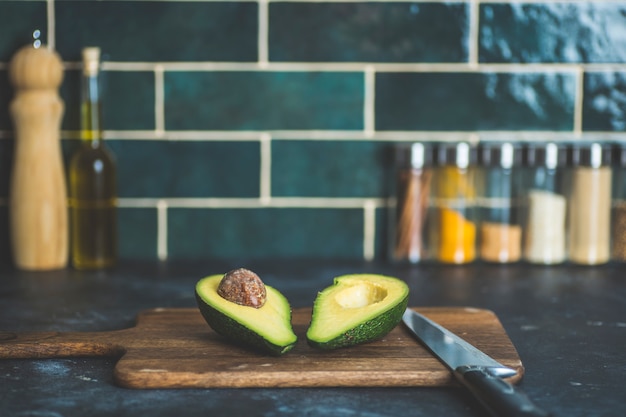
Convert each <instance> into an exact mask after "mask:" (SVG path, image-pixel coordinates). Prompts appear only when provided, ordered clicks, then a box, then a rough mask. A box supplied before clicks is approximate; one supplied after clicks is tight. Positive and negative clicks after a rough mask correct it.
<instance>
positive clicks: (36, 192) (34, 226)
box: [9, 45, 68, 270]
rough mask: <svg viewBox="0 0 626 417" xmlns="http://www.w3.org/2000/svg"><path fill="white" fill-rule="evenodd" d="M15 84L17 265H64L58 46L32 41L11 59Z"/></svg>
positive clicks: (12, 200)
mask: <svg viewBox="0 0 626 417" xmlns="http://www.w3.org/2000/svg"><path fill="white" fill-rule="evenodd" d="M9 78H10V80H11V83H12V84H13V86H14V88H15V98H14V99H13V101H12V102H11V106H10V113H11V117H12V118H13V128H14V132H15V154H14V159H13V169H12V172H11V182H10V193H9V219H10V231H11V244H12V253H13V259H14V262H15V266H16V267H17V268H19V269H26V270H51V269H60V268H64V267H66V265H67V262H68V220H67V217H68V214H67V189H66V184H65V174H64V172H65V171H64V169H63V158H62V156H61V144H60V127H61V118H62V116H63V112H64V104H63V101H62V100H61V98H60V97H59V93H58V88H59V86H60V85H61V81H62V80H63V66H62V64H61V59H60V58H59V56H58V55H57V54H56V53H55V52H54V51H52V50H49V49H47V48H43V47H42V48H34V47H33V46H30V45H29V46H26V47H23V48H22V49H20V50H19V51H18V52H17V53H16V54H15V55H14V57H13V59H12V60H11V63H10V66H9Z"/></svg>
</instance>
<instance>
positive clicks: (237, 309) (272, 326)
mask: <svg viewBox="0 0 626 417" xmlns="http://www.w3.org/2000/svg"><path fill="white" fill-rule="evenodd" d="M223 277H224V275H211V276H208V277H206V278H203V279H201V280H200V281H198V283H197V284H196V291H195V293H196V301H197V302H198V307H199V309H200V313H201V314H202V317H204V319H205V320H206V322H207V323H208V324H209V326H210V327H211V328H212V329H213V330H215V331H216V332H217V333H219V334H221V335H222V336H224V337H226V338H228V339H230V340H232V341H234V342H237V343H241V344H244V345H247V346H250V347H252V348H255V349H257V350H259V351H261V352H264V353H269V354H272V355H282V354H283V353H286V352H288V351H289V350H291V349H292V348H293V347H294V345H295V344H296V341H297V336H296V334H295V333H294V332H293V329H292V327H291V307H290V305H289V302H288V301H287V299H286V298H285V297H284V296H283V295H282V294H281V293H280V292H279V291H278V290H276V289H274V288H272V287H270V286H267V285H266V286H265V290H266V297H267V298H266V301H265V303H264V304H263V306H262V307H260V308H253V307H249V306H244V305H239V304H236V303H234V302H232V301H229V300H227V299H225V298H222V296H221V295H219V294H218V292H217V290H218V287H219V285H220V282H221V280H222V278H223Z"/></svg>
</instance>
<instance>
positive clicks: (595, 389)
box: [0, 260, 626, 417]
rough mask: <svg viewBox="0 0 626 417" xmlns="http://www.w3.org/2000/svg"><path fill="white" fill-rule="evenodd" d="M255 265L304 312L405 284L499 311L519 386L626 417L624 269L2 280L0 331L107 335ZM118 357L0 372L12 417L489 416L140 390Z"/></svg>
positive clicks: (171, 266)
mask: <svg viewBox="0 0 626 417" xmlns="http://www.w3.org/2000/svg"><path fill="white" fill-rule="evenodd" d="M239 266H245V267H248V268H250V269H252V270H254V271H256V272H257V273H258V274H259V275H260V276H261V277H262V278H263V280H264V281H265V282H266V284H268V285H271V286H274V287H276V288H278V289H280V290H281V292H283V293H284V294H285V295H286V296H287V298H288V299H289V300H290V302H291V304H292V307H294V308H295V307H305V306H310V305H312V302H313V299H314V298H315V295H316V293H317V291H318V290H320V289H322V288H324V287H326V286H328V285H330V284H331V283H332V278H333V277H335V276H338V275H342V274H347V273H360V272H367V273H382V274H387V275H394V276H397V277H399V278H401V279H403V280H405V281H407V282H408V283H409V285H410V287H411V296H410V302H409V304H410V305H411V306H471V307H477V308H485V309H489V310H492V311H494V312H495V313H496V314H497V316H498V317H499V318H500V321H501V322H502V324H503V326H504V328H505V329H506V331H507V332H508V334H509V337H510V338H511V340H512V341H513V344H514V345H515V346H516V348H517V350H518V353H519V355H520V357H521V359H522V361H523V363H524V365H525V368H526V374H525V376H524V379H523V380H522V382H521V383H520V384H519V386H520V387H522V388H523V390H524V391H526V393H527V394H528V395H529V396H530V397H531V398H532V399H533V400H534V401H535V402H536V403H537V404H538V405H539V406H541V407H543V408H545V409H547V410H549V411H552V412H554V413H555V415H556V416H568V417H573V416H585V417H590V416H624V415H626V396H625V395H624V393H625V392H626V391H625V388H624V375H626V348H625V347H626V266H618V265H607V266H601V267H574V266H555V267H531V266H525V265H512V266H499V265H481V264H476V265H470V266H462V267H454V266H440V265H430V266H419V267H415V266H392V265H387V264H383V263H380V264H378V263H365V262H363V263H360V262H332V261H320V260H317V261H315V260H313V261H274V262H270V261H263V262H250V263H245V264H228V263H224V262H213V263H212V262H204V263H191V262H190V263H174V262H168V263H125V264H121V265H120V266H118V267H117V268H116V269H114V270H111V271H106V272H79V271H74V270H72V269H67V270H63V271H54V272H38V273H35V272H21V271H15V270H12V269H7V268H5V269H3V270H0V331H10V332H26V331H107V330H116V329H122V328H126V327H131V326H133V325H134V319H135V316H136V314H137V313H138V312H139V311H140V310H143V309H149V308H154V307H195V306H196V304H195V299H194V291H193V290H194V285H195V283H196V281H197V280H198V279H200V278H202V277H203V276H205V275H209V274H213V273H222V272H225V271H227V270H229V269H232V268H234V267H239ZM116 360H117V358H113V357H105V358H67V359H41V360H31V359H19V360H18V359H4V360H0V404H2V409H1V412H0V415H2V416H7V417H8V416H16V417H17V416H51V417H52V416H63V417H70V416H113V415H114V416H117V417H122V416H138V415H141V416H147V415H150V416H153V417H156V416H172V415H177V414H181V415H184V416H186V417H191V416H246V417H249V416H298V417H303V416H334V417H342V416H368V417H375V416H394V417H397V416H402V415H411V416H430V417H432V416H446V417H454V416H484V415H485V412H484V411H483V409H482V408H481V407H480V405H479V404H477V403H476V402H475V400H473V399H472V397H471V396H470V395H468V394H467V393H466V392H465V391H464V390H463V389H461V388H459V387H447V388H323V389H309V388H306V389H304V388H276V389H173V390H131V389H124V388H119V387H117V386H115V385H114V382H113V367H114V365H115V362H116Z"/></svg>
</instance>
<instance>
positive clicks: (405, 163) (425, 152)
mask: <svg viewBox="0 0 626 417" xmlns="http://www.w3.org/2000/svg"><path fill="white" fill-rule="evenodd" d="M434 158H435V155H434V151H433V145H432V144H431V143H428V142H415V143H411V144H403V145H400V146H398V147H397V148H396V162H397V164H398V166H400V167H403V168H413V169H420V168H424V167H429V166H432V165H433V162H434Z"/></svg>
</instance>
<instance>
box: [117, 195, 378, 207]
mask: <svg viewBox="0 0 626 417" xmlns="http://www.w3.org/2000/svg"><path fill="white" fill-rule="evenodd" d="M366 203H367V204H371V205H373V207H374V208H376V207H385V206H386V204H387V201H386V200H385V199H384V198H359V197H272V198H271V199H270V200H269V201H267V202H265V201H263V200H262V199H260V198H221V197H173V198H141V197H139V198H128V197H125V198H119V199H118V205H119V207H122V208H124V207H126V208H139V207H143V208H146V207H147V208H150V207H156V208H157V209H159V207H163V208H164V209H166V208H252V209H254V208H264V207H270V208H338V209H355V208H358V209H362V208H363V207H364V205H365V204H366Z"/></svg>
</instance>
